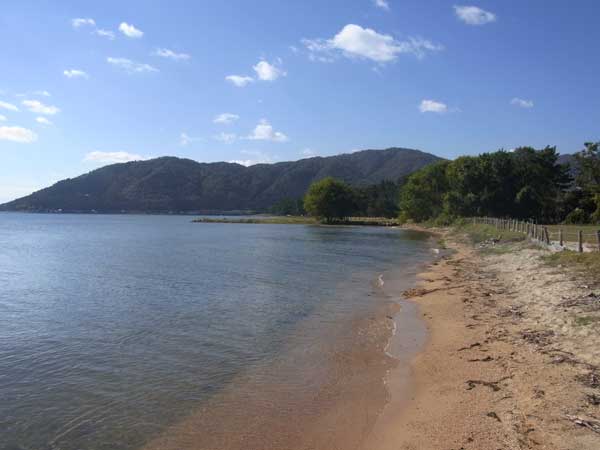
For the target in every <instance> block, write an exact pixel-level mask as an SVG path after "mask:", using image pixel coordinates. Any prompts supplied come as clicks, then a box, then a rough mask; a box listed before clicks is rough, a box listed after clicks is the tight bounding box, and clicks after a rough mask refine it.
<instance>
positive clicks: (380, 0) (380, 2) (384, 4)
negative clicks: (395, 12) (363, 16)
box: [373, 0, 390, 11]
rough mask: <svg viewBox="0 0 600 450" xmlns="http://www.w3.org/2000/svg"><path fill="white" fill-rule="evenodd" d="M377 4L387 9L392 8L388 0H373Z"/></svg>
mask: <svg viewBox="0 0 600 450" xmlns="http://www.w3.org/2000/svg"><path fill="white" fill-rule="evenodd" d="M373 3H374V4H375V6H377V7H378V8H381V9H385V10H386V11H389V10H390V4H389V3H388V2H387V1H386V0H373Z"/></svg>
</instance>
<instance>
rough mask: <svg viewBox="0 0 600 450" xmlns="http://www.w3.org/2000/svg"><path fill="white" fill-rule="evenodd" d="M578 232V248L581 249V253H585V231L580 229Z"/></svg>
mask: <svg viewBox="0 0 600 450" xmlns="http://www.w3.org/2000/svg"><path fill="white" fill-rule="evenodd" d="M577 234H578V241H579V245H578V247H577V250H578V251H579V253H583V231H581V230H579V232H578V233H577Z"/></svg>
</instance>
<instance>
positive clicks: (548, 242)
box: [544, 227, 550, 245]
mask: <svg viewBox="0 0 600 450" xmlns="http://www.w3.org/2000/svg"><path fill="white" fill-rule="evenodd" d="M544 235H545V236H546V244H548V245H550V235H549V234H548V227H544Z"/></svg>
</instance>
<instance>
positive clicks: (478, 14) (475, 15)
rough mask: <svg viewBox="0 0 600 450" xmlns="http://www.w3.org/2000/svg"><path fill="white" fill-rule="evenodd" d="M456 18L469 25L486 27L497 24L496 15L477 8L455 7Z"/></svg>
mask: <svg viewBox="0 0 600 450" xmlns="http://www.w3.org/2000/svg"><path fill="white" fill-rule="evenodd" d="M454 12H455V14H456V17H458V18H459V19H460V20H462V21H463V22H464V23H466V24H467V25H485V24H486V23H490V22H495V21H496V15H495V14H494V13H491V12H489V11H486V10H484V9H481V8H479V7H477V6H458V5H455V6H454Z"/></svg>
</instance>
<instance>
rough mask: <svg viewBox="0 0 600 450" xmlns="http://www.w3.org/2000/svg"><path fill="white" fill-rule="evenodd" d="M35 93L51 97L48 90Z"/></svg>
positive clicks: (35, 93)
mask: <svg viewBox="0 0 600 450" xmlns="http://www.w3.org/2000/svg"><path fill="white" fill-rule="evenodd" d="M33 95H41V96H42V97H51V95H50V92H48V91H35V92H34V93H33Z"/></svg>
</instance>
